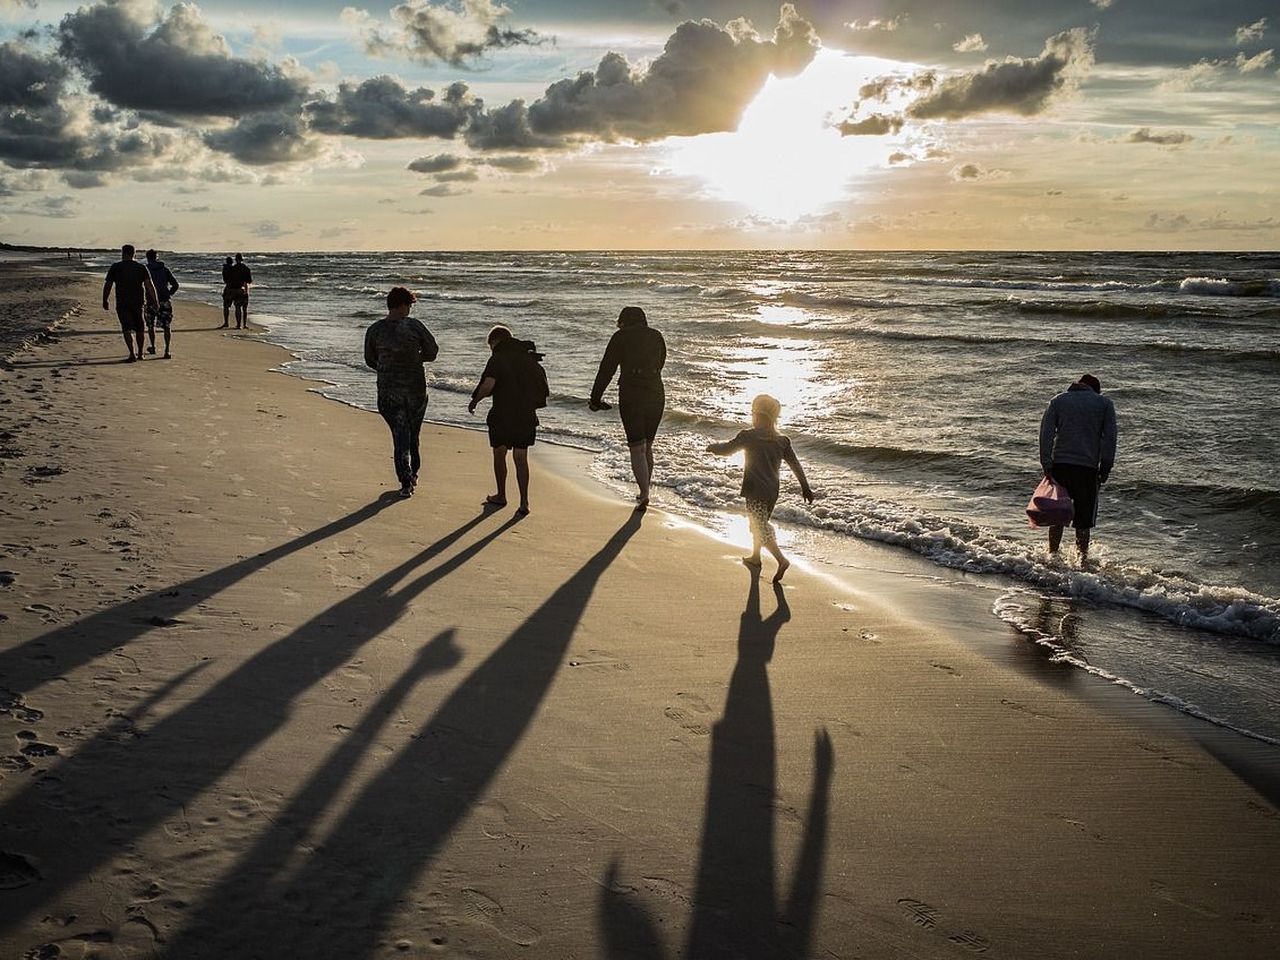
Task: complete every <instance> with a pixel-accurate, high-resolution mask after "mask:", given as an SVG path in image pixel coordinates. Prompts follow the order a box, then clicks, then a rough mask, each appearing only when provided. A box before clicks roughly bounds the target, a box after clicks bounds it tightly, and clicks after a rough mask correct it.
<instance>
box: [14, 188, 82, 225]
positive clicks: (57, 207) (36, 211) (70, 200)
mask: <svg viewBox="0 0 1280 960" xmlns="http://www.w3.org/2000/svg"><path fill="white" fill-rule="evenodd" d="M77 206H78V201H77V200H76V199H75V198H74V197H72V196H70V195H69V194H65V193H64V194H57V195H45V196H41V197H35V198H32V199H30V200H27V201H26V202H25V203H22V204H20V205H17V206H6V207H5V208H4V209H5V212H6V213H10V214H21V215H23V216H28V217H41V218H44V219H52V220H72V219H75V217H77V216H78V213H77V212H76V207H77Z"/></svg>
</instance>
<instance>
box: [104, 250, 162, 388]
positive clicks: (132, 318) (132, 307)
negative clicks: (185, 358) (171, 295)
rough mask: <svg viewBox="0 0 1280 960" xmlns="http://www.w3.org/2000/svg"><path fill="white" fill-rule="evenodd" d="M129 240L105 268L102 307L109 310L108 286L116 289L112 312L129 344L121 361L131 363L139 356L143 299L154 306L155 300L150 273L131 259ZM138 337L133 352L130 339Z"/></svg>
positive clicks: (142, 321)
mask: <svg viewBox="0 0 1280 960" xmlns="http://www.w3.org/2000/svg"><path fill="white" fill-rule="evenodd" d="M133 254H134V249H133V244H131V243H126V244H125V245H124V246H123V247H121V248H120V260H119V261H118V262H117V263H113V264H112V265H111V268H110V269H109V270H107V279H106V282H105V283H104V284H103V285H102V309H103V310H110V309H111V307H110V305H109V304H108V302H107V301H108V298H109V297H110V296H111V288H112V287H115V290H116V316H117V317H119V318H120V332H121V333H123V334H124V342H125V346H127V347H128V348H129V356H128V357H127V358H126V359H125V363H134V362H135V361H138V360H141V359H142V343H143V336H144V334H145V333H146V325H145V321H144V320H143V316H142V308H143V304H144V302H145V303H146V304H147V305H148V306H150V307H152V308H155V307H156V305H157V303H158V298H157V296H156V286H155V284H154V283H152V282H151V274H150V273H149V272H148V271H147V268H146V267H144V266H143V265H142V264H140V263H138V261H136V260H134V259H133ZM134 338H136V339H137V341H138V353H137V356H134V353H133V341H134Z"/></svg>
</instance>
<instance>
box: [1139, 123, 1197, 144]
mask: <svg viewBox="0 0 1280 960" xmlns="http://www.w3.org/2000/svg"><path fill="white" fill-rule="evenodd" d="M1194 139H1195V137H1193V136H1192V135H1191V134H1189V133H1183V132H1182V131H1181V130H1170V131H1169V132H1168V133H1152V132H1151V128H1150V127H1139V128H1138V129H1137V130H1134V131H1133V133H1131V134H1129V136H1127V137H1126V138H1125V143H1156V144H1160V145H1161V146H1165V147H1176V146H1178V145H1180V144H1183V143H1190V142H1191V141H1192V140H1194Z"/></svg>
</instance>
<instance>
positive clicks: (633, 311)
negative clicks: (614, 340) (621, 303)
mask: <svg viewBox="0 0 1280 960" xmlns="http://www.w3.org/2000/svg"><path fill="white" fill-rule="evenodd" d="M648 323H649V320H648V318H646V317H645V315H644V311H643V310H641V309H640V308H639V307H623V308H622V312H621V313H620V314H618V327H619V329H621V328H622V327H643V326H647V325H648Z"/></svg>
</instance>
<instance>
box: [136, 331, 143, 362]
mask: <svg viewBox="0 0 1280 960" xmlns="http://www.w3.org/2000/svg"><path fill="white" fill-rule="evenodd" d="M135 336H137V338H138V359H139V360H141V359H142V341H143V335H142V331H141V330H139V331H137V333H136V334H135Z"/></svg>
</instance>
